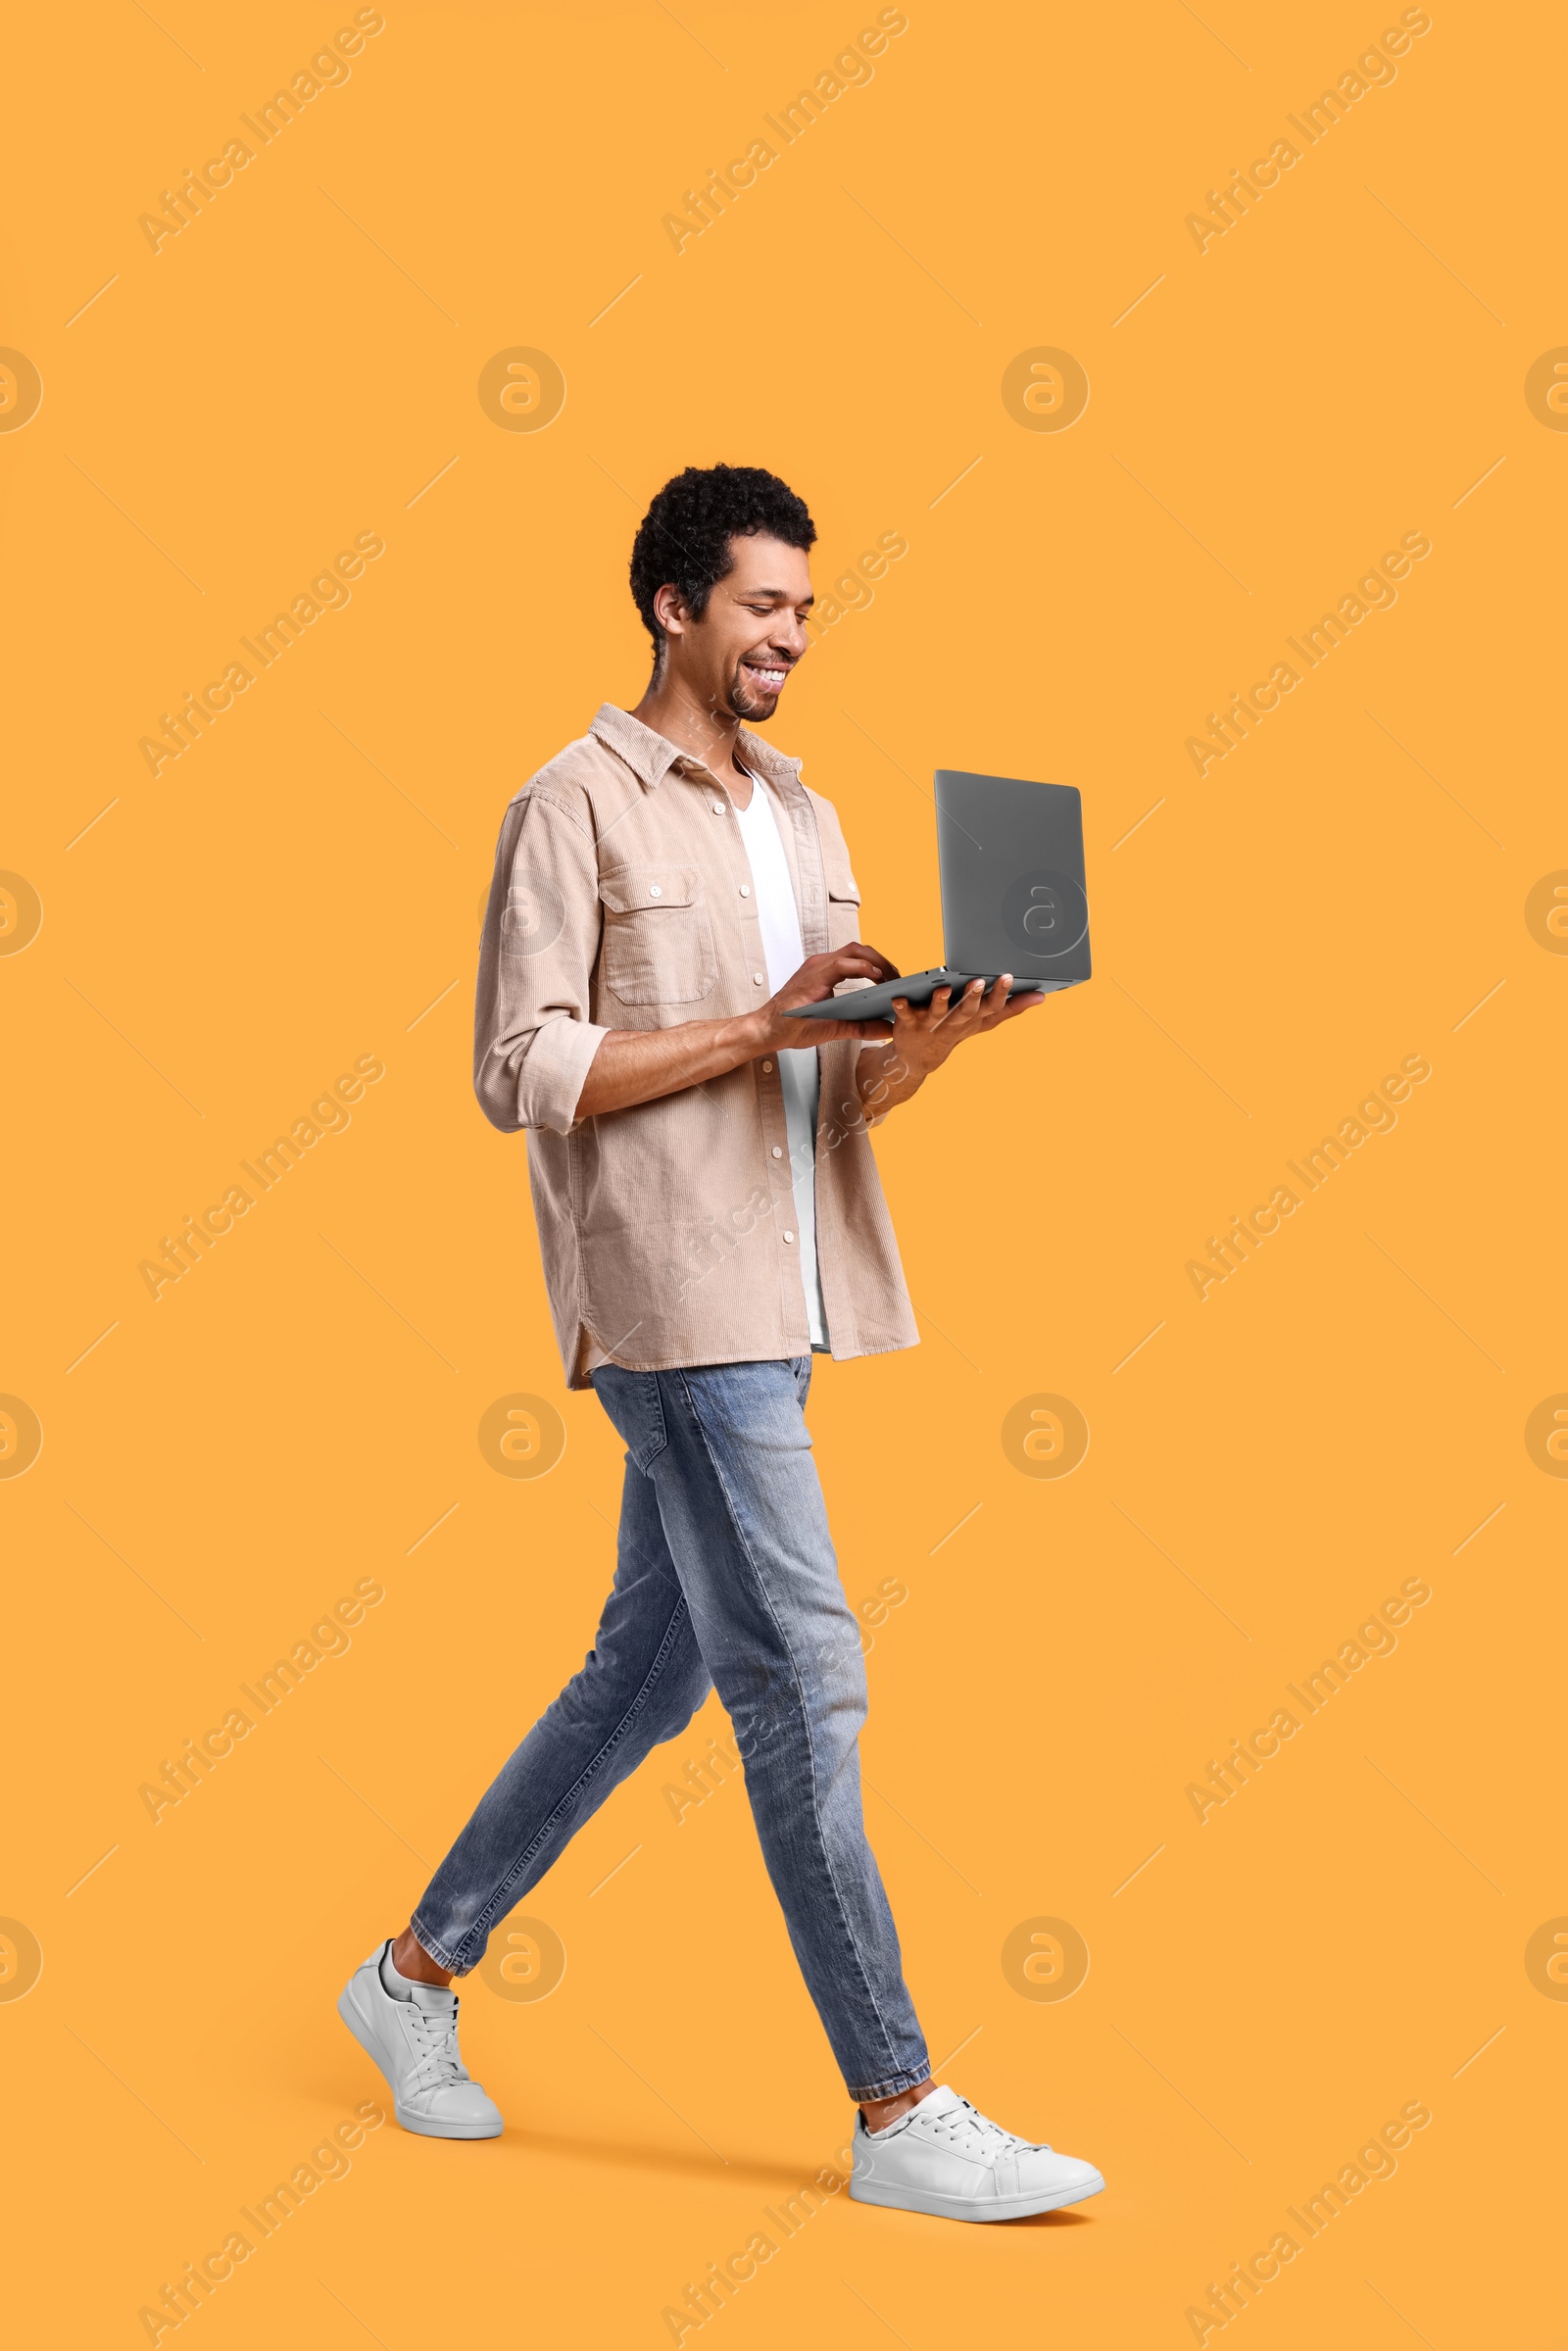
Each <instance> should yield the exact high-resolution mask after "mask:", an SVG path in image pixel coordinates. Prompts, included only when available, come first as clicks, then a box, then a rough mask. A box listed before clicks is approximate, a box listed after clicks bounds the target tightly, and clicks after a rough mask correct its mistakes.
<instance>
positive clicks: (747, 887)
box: [741, 882, 752, 898]
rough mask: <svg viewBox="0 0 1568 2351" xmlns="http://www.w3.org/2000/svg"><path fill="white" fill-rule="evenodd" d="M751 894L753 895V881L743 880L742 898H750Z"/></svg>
mask: <svg viewBox="0 0 1568 2351" xmlns="http://www.w3.org/2000/svg"><path fill="white" fill-rule="evenodd" d="M751 895H752V885H751V883H750V882H742V884H741V896H742V898H750V897H751Z"/></svg>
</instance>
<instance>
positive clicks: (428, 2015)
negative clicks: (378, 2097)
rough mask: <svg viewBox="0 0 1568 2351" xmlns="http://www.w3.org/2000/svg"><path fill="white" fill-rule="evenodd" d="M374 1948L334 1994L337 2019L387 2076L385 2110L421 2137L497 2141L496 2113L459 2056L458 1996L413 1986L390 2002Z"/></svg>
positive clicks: (438, 1987)
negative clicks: (411, 1992) (388, 2094)
mask: <svg viewBox="0 0 1568 2351" xmlns="http://www.w3.org/2000/svg"><path fill="white" fill-rule="evenodd" d="M390 1948H391V1944H390V1942H384V1943H378V1944H377V1945H376V1947H375V1949H374V1950H373V1951H372V1952H371V1953H370V1956H369V1958H368V1960H367V1961H366V1962H365V1965H364V1966H363V1967H361V1968H356V1970H355V1972H354V1974H353V1975H352V1976H351V1977H350V1978H349V1980H348V1982H347V1984H344V1986H343V1989H342V1990H341V1992H339V1994H338V2002H337V2012H338V2015H339V2016H340V2017H341V2018H342V2019H343V2022H344V2024H345V2025H347V2027H348V2029H349V2031H350V2032H351V2033H353V2035H354V2037H355V2039H356V2040H357V2041H358V2042H359V2044H360V2046H361V2048H362V2049H364V2050H365V2052H366V2054H367V2055H368V2056H369V2057H373V2058H374V2060H375V2062H376V2064H377V2065H378V2066H379V2067H380V2069H381V2071H382V2073H383V2074H384V2075H385V2076H386V2080H387V2086H388V2088H389V2089H390V2090H391V2092H392V2111H393V2113H394V2114H395V2115H396V2116H397V2118H398V2121H399V2122H400V2123H401V2124H402V2125H403V2128H404V2130H405V2131H419V2132H420V2133H421V2134H422V2136H424V2137H425V2138H499V2137H500V2136H501V2132H502V2130H503V2128H504V2125H503V2123H502V2120H501V2109H500V2107H499V2106H497V2105H496V2104H495V2102H494V2100H493V2099H491V2098H488V2097H486V2095H485V2093H484V2091H483V2089H481V2087H480V2086H479V2084H478V2082H475V2081H473V2080H472V2079H471V2078H470V2076H469V2074H468V2070H467V2068H466V2066H465V2064H464V2062H463V2059H462V2058H461V2057H460V2056H459V2054H458V1995H457V1993H456V1992H455V1991H449V1990H448V1989H447V1988H446V1986H445V1985H443V1984H416V1986H415V1990H414V1997H413V1999H412V2000H395V1999H394V1998H393V1997H392V1994H391V1993H390V1992H389V1991H388V1990H387V1988H386V1985H385V1984H383V1983H382V1981H381V1957H382V1954H383V1952H385V1951H388V1950H390Z"/></svg>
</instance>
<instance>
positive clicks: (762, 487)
mask: <svg viewBox="0 0 1568 2351" xmlns="http://www.w3.org/2000/svg"><path fill="white" fill-rule="evenodd" d="M758 532H765V533H766V535H767V536H768V537H769V538H771V539H782V540H783V542H784V544H785V546H786V547H802V548H805V547H809V546H810V545H811V544H812V542H813V541H814V540H815V537H816V524H815V523H814V522H813V521H812V520H811V517H810V515H809V514H808V513H807V511H806V504H805V501H804V500H803V499H800V498H797V497H796V495H795V492H794V491H793V490H792V489H790V488H789V487H788V485H787V484H786V483H784V482H781V481H780V480H779V478H778V475H777V474H776V473H766V472H764V471H763V470H762V468H761V467H760V465H706V466H705V465H688V466H687V468H686V470H685V472H684V473H677V474H676V475H675V477H674V479H673V480H672V481H667V482H665V484H664V486H663V488H662V490H661V491H660V493H659V495H658V497H657V498H656V499H655V500H654V502H653V505H652V506H651V507H650V508H649V510H648V512H647V514H645V515H644V516H643V519H642V522H641V524H640V525H639V527H638V531H637V536H636V538H635V540H634V541H633V542H632V551H631V592H632V599H633V601H634V603H635V604H636V607H637V610H638V612H640V613H641V614H642V620H643V626H644V627H645V628H646V629H647V631H648V633H649V635H650V636H651V637H652V638H653V640H654V666H655V668H656V669H657V668H658V666H659V663H660V662H661V661H662V659H663V652H664V632H663V630H662V628H661V627H660V625H659V621H658V619H657V618H656V616H655V613H654V598H655V597H656V596H657V595H658V593H659V591H660V589H661V588H662V587H664V586H665V585H666V584H667V585H669V586H672V587H675V588H678V589H679V590H680V593H681V597H682V599H683V601H684V602H685V603H686V604H687V605H688V606H689V607H690V609H691V611H692V612H693V614H694V615H695V617H696V618H697V619H699V620H700V619H701V618H702V616H703V614H704V612H706V611H707V610H708V599H709V597H710V596H711V594H712V592H713V589H714V588H715V587H716V586H717V584H718V582H719V581H720V580H721V579H722V578H723V577H724V575H725V573H726V572H728V571H730V570H732V569H733V567H734V561H735V559H734V557H733V556H732V555H731V553H730V547H729V543H730V540H731V539H734V538H750V537H752V536H754V535H755V534H756V533H758Z"/></svg>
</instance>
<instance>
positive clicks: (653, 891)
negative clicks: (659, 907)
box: [648, 882, 664, 898]
mask: <svg viewBox="0 0 1568 2351" xmlns="http://www.w3.org/2000/svg"><path fill="white" fill-rule="evenodd" d="M648 895H649V897H650V898H662V897H663V895H664V892H663V888H662V884H660V883H659V882H650V883H649V885H648Z"/></svg>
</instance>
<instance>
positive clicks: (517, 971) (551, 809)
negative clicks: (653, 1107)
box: [473, 785, 609, 1135]
mask: <svg viewBox="0 0 1568 2351" xmlns="http://www.w3.org/2000/svg"><path fill="white" fill-rule="evenodd" d="M600 922H601V916H600V909H599V867H598V858H597V856H596V853H595V848H594V841H593V836H592V834H591V833H590V831H589V830H588V827H587V826H586V825H585V824H584V823H583V822H582V821H581V820H580V819H579V818H578V817H577V816H576V815H575V814H574V813H573V811H572V810H571V809H570V808H567V807H565V806H564V803H563V802H561V801H558V800H555V799H553V798H552V797H551V796H550V795H549V794H548V793H547V792H543V791H541V790H540V789H539V787H538V786H537V785H531V786H530V787H529V788H528V789H527V790H526V791H525V792H522V793H520V794H519V795H518V797H517V798H516V799H515V801H514V802H513V803H512V806H511V807H510V808H508V810H507V813H506V816H505V817H504V819H503V820H502V826H501V838H500V840H499V841H498V843H497V844H496V864H495V873H494V876H493V878H492V880H491V884H490V903H489V906H487V907H486V909H485V920H484V937H483V939H482V940H481V942H480V947H479V986H478V994H477V998H476V1001H475V1005H474V1023H473V1089H474V1092H475V1093H476V1094H477V1096H478V1098H479V1104H480V1107H481V1108H482V1110H483V1111H484V1114H485V1116H486V1118H488V1119H489V1121H490V1123H491V1125H492V1126H497V1127H500V1128H501V1129H502V1131H503V1132H504V1133H506V1134H515V1133H516V1131H517V1130H518V1128H519V1127H548V1128H550V1129H551V1130H552V1131H553V1132H554V1133H555V1134H558V1135H566V1134H569V1133H570V1132H571V1129H572V1127H573V1126H574V1125H575V1123H576V1115H577V1102H578V1099H579V1097H580V1096H581V1093H582V1089H583V1081H584V1079H585V1078H586V1077H587V1075H588V1065H589V1063H590V1062H591V1061H592V1059H593V1057H594V1055H595V1053H597V1052H598V1050H599V1044H600V1040H601V1038H603V1037H605V1036H607V1035H608V1034H609V1032H608V1030H606V1029H604V1028H601V1027H596V1025H595V1024H594V1022H593V1021H591V1020H590V1019H589V1017H588V1010H589V1004H590V995H591V986H592V979H593V970H594V963H595V960H596V958H597V956H598V954H599V936H600Z"/></svg>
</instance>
